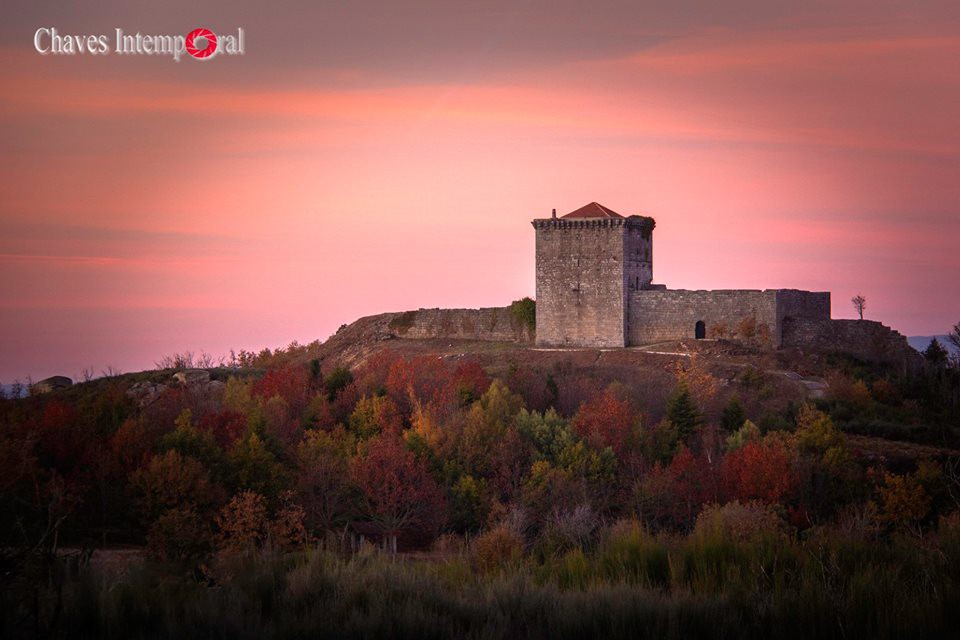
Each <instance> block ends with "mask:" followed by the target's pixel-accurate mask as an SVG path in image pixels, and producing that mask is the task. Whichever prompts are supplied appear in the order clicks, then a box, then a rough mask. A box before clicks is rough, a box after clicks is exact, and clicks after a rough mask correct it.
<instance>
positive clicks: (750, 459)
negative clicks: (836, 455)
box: [722, 438, 798, 504]
mask: <svg viewBox="0 0 960 640" xmlns="http://www.w3.org/2000/svg"><path fill="white" fill-rule="evenodd" d="M722 477H723V488H724V493H725V494H726V496H727V498H728V499H729V500H740V501H747V500H760V501H762V502H766V503H768V504H773V503H778V502H781V501H783V500H784V499H786V498H788V497H789V496H791V495H793V494H794V493H795V492H796V489H797V484H798V475H797V471H796V451H795V450H794V449H793V448H792V447H790V446H789V445H788V444H787V443H786V442H785V441H784V440H783V439H780V438H776V439H771V438H767V439H765V440H762V441H760V442H748V443H747V444H745V445H744V446H743V447H741V448H739V449H737V450H736V451H733V452H732V453H730V454H728V455H727V456H726V458H725V459H724V461H723V473H722Z"/></svg>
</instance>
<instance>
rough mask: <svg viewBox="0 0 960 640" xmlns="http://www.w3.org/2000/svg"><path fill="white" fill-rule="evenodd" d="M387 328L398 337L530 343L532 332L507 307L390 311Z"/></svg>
mask: <svg viewBox="0 0 960 640" xmlns="http://www.w3.org/2000/svg"><path fill="white" fill-rule="evenodd" d="M386 329H387V331H389V332H390V333H392V334H394V335H396V336H398V337H401V338H414V339H423V338H451V339H460V340H490V341H494V342H532V341H533V331H532V330H531V329H530V327H528V326H525V325H524V324H522V323H521V322H520V321H518V320H517V318H516V317H515V316H514V314H513V313H512V312H511V311H510V308H509V307H490V308H486V309H419V310H417V311H404V312H401V313H393V314H389V318H388V321H387V326H386Z"/></svg>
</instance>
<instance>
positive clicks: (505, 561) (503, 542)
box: [470, 526, 523, 573]
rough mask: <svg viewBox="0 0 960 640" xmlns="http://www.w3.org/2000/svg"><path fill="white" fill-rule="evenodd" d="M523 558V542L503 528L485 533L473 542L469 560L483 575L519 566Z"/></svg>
mask: <svg viewBox="0 0 960 640" xmlns="http://www.w3.org/2000/svg"><path fill="white" fill-rule="evenodd" d="M522 557H523V540H522V539H521V538H520V536H519V535H517V534H516V533H514V532H513V531H511V530H510V529H508V528H507V527H505V526H499V527H496V528H494V529H491V530H490V531H486V532H484V533H482V534H480V535H479V536H477V538H476V539H475V540H474V541H473V544H472V545H471V549H470V559H471V561H472V562H473V566H474V567H476V568H477V570H479V571H481V572H483V573H489V572H491V571H502V570H504V569H506V568H508V567H510V566H515V565H517V564H519V562H520V560H521V558H522Z"/></svg>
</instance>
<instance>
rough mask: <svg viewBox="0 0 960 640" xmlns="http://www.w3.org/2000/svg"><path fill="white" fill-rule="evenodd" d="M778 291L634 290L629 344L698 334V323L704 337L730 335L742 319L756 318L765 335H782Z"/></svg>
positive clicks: (759, 328) (629, 324)
mask: <svg viewBox="0 0 960 640" xmlns="http://www.w3.org/2000/svg"><path fill="white" fill-rule="evenodd" d="M777 293H778V292H777V291H776V290H773V289H768V290H765V291H760V290H750V289H732V290H716V291H703V290H698V291H694V290H687V289H665V290H649V291H633V292H631V293H630V297H629V317H628V333H627V335H628V344H631V345H641V344H650V343H654V342H664V341H667V340H682V339H686V338H695V337H696V325H697V322H701V321H702V322H703V323H704V325H705V329H706V331H705V337H707V338H723V337H731V334H732V333H734V332H736V331H737V330H738V328H739V326H740V324H741V322H742V321H744V320H745V319H750V318H752V319H754V320H755V321H756V324H755V328H756V331H757V332H758V334H759V335H760V336H761V337H762V336H763V334H764V333H765V334H766V335H767V336H769V337H770V338H771V339H773V338H774V337H775V336H778V335H779V331H778V326H779V325H778V315H777V309H778V306H777Z"/></svg>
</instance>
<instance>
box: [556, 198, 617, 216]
mask: <svg viewBox="0 0 960 640" xmlns="http://www.w3.org/2000/svg"><path fill="white" fill-rule="evenodd" d="M563 217H564V218H622V217H623V216H622V215H620V214H619V213H617V212H616V211H613V210H611V209H607V208H606V207H605V206H603V205H602V204H597V203H596V202H591V203H590V204H588V205H584V206H582V207H580V208H579V209H577V210H576V211H571V212H570V213H568V214H567V215H565V216H563Z"/></svg>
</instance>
